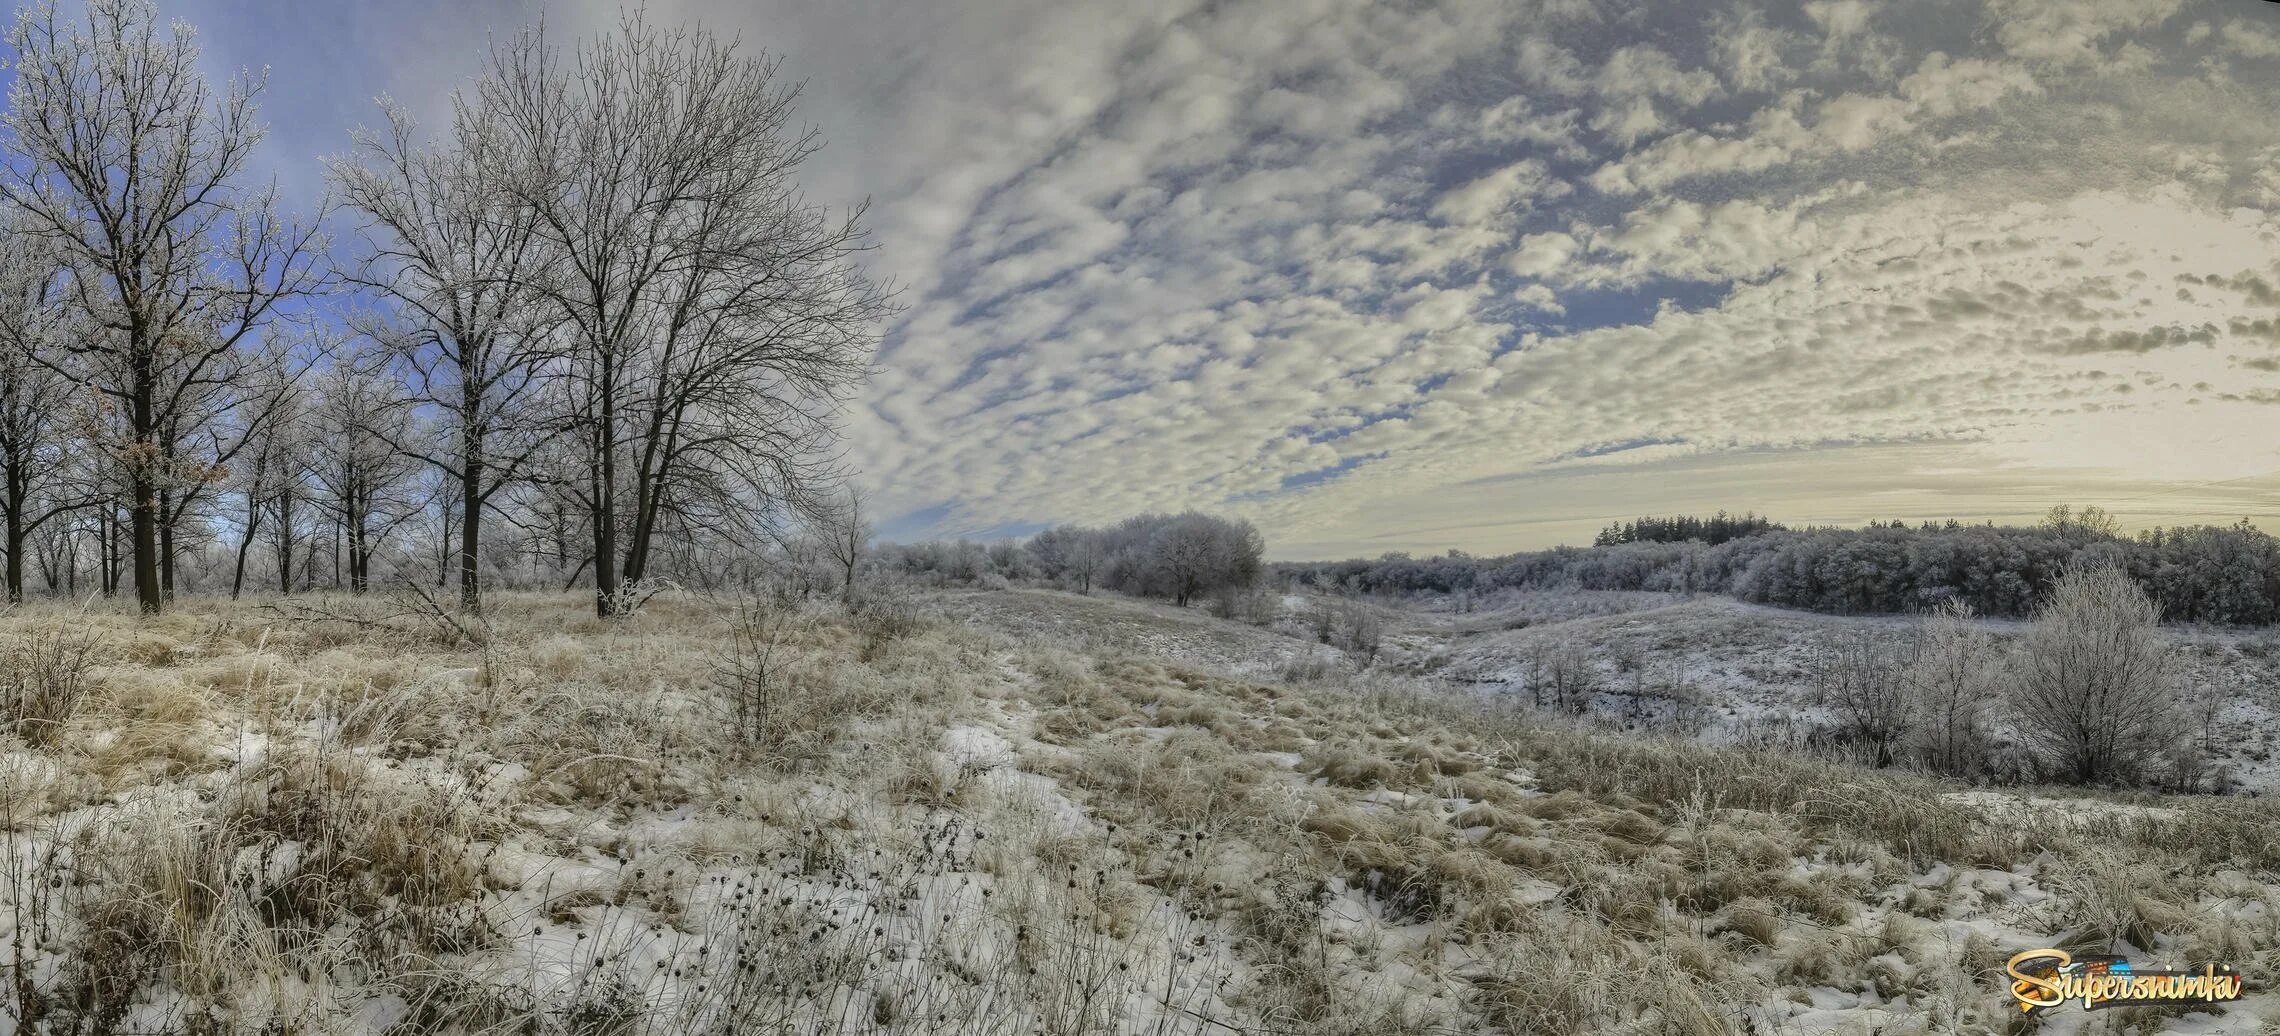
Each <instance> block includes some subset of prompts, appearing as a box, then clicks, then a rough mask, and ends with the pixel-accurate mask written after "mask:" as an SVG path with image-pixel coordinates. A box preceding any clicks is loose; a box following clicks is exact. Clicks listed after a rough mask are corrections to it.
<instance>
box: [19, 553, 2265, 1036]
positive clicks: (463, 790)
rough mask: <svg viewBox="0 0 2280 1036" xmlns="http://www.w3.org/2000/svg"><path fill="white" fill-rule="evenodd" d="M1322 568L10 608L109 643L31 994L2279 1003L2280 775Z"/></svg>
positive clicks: (216, 1006) (72, 1026)
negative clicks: (1594, 709)
mask: <svg viewBox="0 0 2280 1036" xmlns="http://www.w3.org/2000/svg"><path fill="white" fill-rule="evenodd" d="M1283 605H1284V607H1283V609H1282V611H1281V614H1279V615H1275V616H1270V617H1268V618H1267V619H1266V620H1265V621H1263V622H1262V623H1261V624H1259V625H1251V624H1247V623H1243V622H1237V621H1229V620H1223V619H1219V618H1214V617H1212V616H1211V615H1209V614H1207V613H1206V612H1205V611H1203V610H1202V609H1176V608H1172V607H1170V606H1168V605H1164V604H1161V603H1154V602H1143V601H1134V600H1126V599H1119V598H1113V597H1107V596H1091V597H1086V596H1079V595H1074V594H1063V593H1057V592H1052V591H1042V590H1011V591H947V592H941V593H934V594H928V595H924V596H923V597H922V598H921V599H919V600H917V601H915V602H913V604H912V608H913V610H915V611H917V612H919V613H921V614H922V615H924V616H927V617H926V618H922V619H921V620H920V621H918V622H916V623H915V624H906V623H881V622H878V621H876V620H874V619H871V618H866V617H865V616H864V614H860V613H859V614H857V615H848V614H846V613H844V612H842V611H840V610H839V609H838V608H837V607H836V606H835V605H831V604H828V603H825V602H816V603H814V604H811V605H808V606H804V607H799V608H794V609H790V610H783V611H777V612H773V613H769V612H767V611H766V610H765V609H763V610H762V612H760V613H755V612H750V611H739V610H738V609H737V608H736V607H735V606H734V604H733V603H732V602H722V601H708V600H705V599H702V598H697V597H689V596H681V595H673V596H669V597H666V598H662V599H660V600H658V601H655V602H652V604H651V607H650V610H649V611H648V612H647V613H645V614H644V615H642V616H640V617H637V618H635V619H631V620H625V621H622V622H616V623H609V624H604V623H599V622H597V621H595V620H593V619H591V618H588V617H583V616H581V615H580V614H579V612H580V609H581V607H582V602H580V601H578V600H576V599H572V598H547V597H530V598H508V599H504V600H502V601H500V602H498V603H497V605H496V606H495V610H494V613H493V615H494V620H495V622H494V624H493V627H492V630H491V634H490V637H489V639H488V641H487V642H486V643H483V644H474V643H467V642H463V641H459V640H457V639H456V638H454V637H453V636H451V635H449V634H446V633H444V632H443V631H440V630H438V629H435V628H432V627H425V626H422V625H420V624H418V623H416V622H413V623H401V622H395V621H393V620H387V621H378V622H377V624H376V625H371V626H360V625H355V624H344V623H341V622H338V621H334V620H327V619H315V618H310V617H308V616H307V615H306V614H300V615H296V614H295V613H292V612H290V611H283V610H274V609H262V608H257V607H253V606H229V605H221V604H208V605H204V606H202V607H203V610H195V609H186V610H185V611H184V612H181V613H177V614H175V615H173V616H170V617H169V618H168V619H166V620H162V621H161V622H159V623H157V624H147V625H146V624H143V623H139V622H137V621H136V620H135V619H133V618H132V617H131V616H127V615H124V614H99V615H93V616H87V615H63V614H56V613H42V612H40V611H39V610H37V609H30V610H25V611H20V612H16V613H10V614H8V615H5V616H0V647H6V646H21V645H24V644H40V643H50V642H53V638H56V637H58V636H70V635H76V634H80V633H91V635H92V637H93V640H94V648H93V658H94V661H93V663H92V667H91V668H90V670H89V671H88V672H87V673H86V674H85V675H86V676H87V677H88V690H87V693H86V697H85V700H84V701H82V702H80V703H79V704H78V705H77V706H76V708H75V710H74V711H72V712H71V713H70V714H69V715H68V716H67V718H66V719H65V720H63V721H62V723H61V726H60V728H59V729H57V730H55V731H52V732H41V733H28V732H27V731H29V730H31V729H32V728H22V727H19V728H18V733H17V736H14V737H0V792H5V794H4V795H0V804H4V806H5V808H4V810H0V837H4V838H5V842H6V846H7V849H8V852H7V854H6V856H5V860H6V861H7V863H6V866H5V868H0V968H7V969H9V970H11V971H13V972H14V973H16V974H20V975H23V976H25V977H26V982H24V983H21V984H18V983H10V984H9V985H8V986H7V987H5V988H4V989H0V1033H14V1032H65V1031H80V1032H87V1031H106V1029H108V1030H113V1031H149V1032H193V1031H206V1032H216V1031H219V1032H231V1031H261V1030H268V1031H292V1032H328V1033H343V1034H349V1033H356V1034H374V1036H377V1034H381V1033H387V1034H389V1036H406V1034H419V1033H459V1032H468V1033H474V1032H486V1033H488V1032H502V1031H518V1032H535V1033H546V1034H562V1036H570V1034H573V1033H575V1034H579V1036H591V1034H599V1033H613V1034H616V1033H624V1034H634V1033H655V1034H665V1033H683V1032H691V1033H810V1032H839V1033H937V1034H940V1033H976V1034H981V1033H989V1034H995V1033H1017V1032H1018V1033H1027V1032H1038V1031H1044V1032H1053V1033H1100V1034H1117V1033H1132V1034H1139V1033H1150V1034H1199V1036H1200V1034H1203V1033H1225V1032H1253V1033H1324V1034H1352V1036H1362V1034H1373V1036H1374V1034H1383V1033H1391V1034H1402V1033H1409V1034H1416V1036H1425V1034H1445V1033H1455V1032H1466V1033H1471V1032H1487V1033H1548V1032H1576V1031H1608V1032H1640V1033H1646V1032H1688V1033H1740V1032H1809V1033H1819V1032H1838V1033H1864V1034H1865V1033H1869V1032H1878V1033H1915V1032H1921V1033H1930V1032H1997V1031H2010V1023H2011V1021H2012V1020H2013V1019H2012V1015H2011V1014H2010V1013H2009V1012H2010V1008H2009V1007H2008V1005H2007V1002H2006V1001H2005V999H2004V995H2003V990H2002V986H2001V983H2000V981H1999V979H1998V977H1997V976H1998V972H1999V967H2000V963H2001V961H2002V960H2003V959H2005V958H2007V957H2008V955H2009V954H2010V953H2013V952H2017V951H2018V950H2021V949H2029V948H2035V947H2039V946H2044V945H2067V946H2075V947H2084V946H2096V947H2100V948H2106V949H2120V950H2123V951H2125V952H2128V953H2130V954H2131V955H2132V956H2133V957H2136V958H2140V959H2143V960H2146V961H2149V962H2166V961H2198V960H2205V959H2216V960H2222V961H2224V962H2227V963H2234V964H2237V965H2239V966H2240V967H2242V968H2243V969H2244V971H2246V972H2248V973H2249V974H2250V976H2251V979H2252V981H2251V989H2252V991H2256V992H2257V995H2256V996H2255V997H2252V998H2251V999H2250V1000H2249V1001H2246V1002H2243V1003H2241V1004H2235V1005H2227V1006H2224V1007H2222V1008H2220V1009H2214V1010H2207V1011H2200V1012H2195V1013H2186V1014H2178V1015H2171V1016H2166V1017H2163V1018H2160V1019H2159V1020H2158V1022H2157V1023H2153V1024H2155V1025H2156V1026H2157V1027H2165V1028H2166V1029H2168V1030H2174V1031H2239V1032H2245V1031H2255V1030H2256V1029H2257V1027H2258V1026H2259V1025H2260V1024H2261V1021H2262V1019H2263V1018H2265V1017H2269V1016H2272V1015H2274V1014H2275V1013H2276V1012H2275V1009H2274V1005H2273V1004H2272V1003H2271V1001H2270V999H2269V998H2270V993H2269V990H2272V989H2273V988H2275V987H2274V986H2272V985H2271V984H2270V983H2272V982H2274V981H2275V980H2280V909H2276V906H2280V893H2276V891H2275V889H2274V886H2273V885H2272V884H2271V881H2272V878H2273V869H2274V867H2275V866H2276V865H2280V843H2275V842H2274V841H2273V840H2272V839H2271V838H2270V837H2269V831H2271V830H2273V829H2280V814H2275V813H2274V812H2273V811H2272V810H2270V809H2268V808H2266V807H2265V806H2264V805H2263V804H2262V802H2261V801H2257V800H2248V799H2242V798H2232V799H2215V798H2159V797H2150V796H2136V797H2126V796H2111V795H2089V796H2086V795H2083V794H2080V793H2076V792H2071V791H2068V790H2065V789H2030V790H2017V791H2014V790H2003V789H1972V788H1966V787H1963V786H1959V785H1954V784H1949V783H1944V782H1939V781H1934V780H1930V779H1927V778H1922V777H1917V776H1911V775H1906V774H1893V773H1875V772H1869V771H1863V770H1857V769H1852V768H1847V767H1843V766H1839V765H1834V764H1830V763H1825V762H1817V761H1813V760H1809V759H1801V758H1797V757H1794V756H1788V755H1783V754H1780V753H1773V752H1765V751H1757V750H1750V749H1746V748H1736V747H1731V746H1730V745H1729V746H1721V745H1718V744H1712V743H1709V742H1710V741H1712V740H1716V739H1703V738H1700V737H1684V738H1679V737H1664V736H1661V735H1659V734H1657V733H1656V732H1655V731H1653V730H1650V729H1647V728H1648V727H1649V726H1653V724H1647V723H1644V722H1643V721H1642V723H1641V725H1640V729H1638V730H1635V731H1632V732H1629V733H1609V732H1608V731H1609V730H1610V729H1616V730H1619V728H1620V726H1621V724H1620V723H1604V724H1598V725H1596V726H1589V727H1587V726H1585V725H1579V724H1577V723H1575V722H1573V721H1571V720H1566V719H1561V718H1558V717H1553V716H1548V715H1545V714H1542V713H1538V712H1534V711H1530V710H1525V709H1515V708H1513V707H1512V706H1513V704H1514V699H1515V694H1514V693H1513V691H1512V690H1511V689H1510V688H1505V687H1500V685H1498V684H1496V683H1477V682H1476V683H1459V684H1448V683H1443V682H1439V681H1438V680H1437V678H1426V677H1420V676H1417V675H1415V674H1416V673H1419V672H1435V673H1441V672H1447V673H1455V672H1460V671H1463V667H1464V666H1467V665H1472V664H1476V663H1477V664H1483V665H1488V664H1492V663H1493V660H1494V659H1496V658H1498V657H1500V656H1499V654H1498V652H1500V651H1511V650H1515V645H1518V646H1520V647H1524V646H1525V643H1526V638H1527V637H1529V636H1530V635H1540V634H1542V633H1544V632H1546V631H1559V632H1562V633H1563V634H1564V635H1569V636H1581V635H1582V634H1583V632H1584V631H1590V632H1591V638H1592V639H1591V643H1592V644H1593V645H1594V647H1593V650H1594V651H1595V652H1600V651H1604V652H1605V653H1606V659H1605V660H1606V661H1608V662H1609V664H1615V663H1614V660H1615V659H1618V658H1622V657H1627V653H1628V652H1630V651H1631V648H1630V647H1627V646H1626V645H1627V644H1632V643H1636V644H1637V645H1638V647H1639V649H1640V650H1641V651H1644V652H1647V654H1648V657H1649V658H1650V659H1653V661H1650V662H1648V663H1646V664H1647V665H1649V666H1653V665H1668V666H1670V667H1672V668H1674V669H1678V668H1684V669H1686V670H1687V671H1689V672H1693V673H1696V674H1697V677H1698V678H1699V679H1700V680H1701V682H1702V683H1703V684H1704V685H1705V686H1715V687H1718V688H1729V687H1730V688H1733V689H1734V694H1735V697H1736V698H1737V699H1739V698H1741V697H1742V696H1743V695H1742V693H1741V692H1742V690H1743V689H1746V688H1754V687H1759V686H1762V685H1764V684H1767V683H1773V682H1778V681H1780V680H1782V679H1787V678H1793V677H1792V676H1785V673H1788V670H1787V669H1786V668H1785V667H1789V666H1794V665H1795V664H1797V663H1796V660H1795V659H1794V658H1792V657H1790V656H1786V655H1784V654H1783V653H1782V650H1781V646H1780V643H1779V640H1780V637H1779V636H1777V635H1763V636H1761V635H1760V634H1758V633H1753V632H1752V630H1753V629H1755V630H1763V629H1765V628H1768V627H1775V628H1780V627H1781V624H1783V623H1824V622H1841V621H1844V620H1825V619H1820V618H1817V617H1791V616H1786V615H1784V614H1781V613H1776V614H1773V615H1770V616H1769V615H1764V614H1760V613H1759V611H1760V610H1753V609H1741V608H1730V607H1721V606H1717V605H1715V604H1714V603H1708V604H1706V603H1705V602H1690V601H1673V600H1669V599H1661V600H1656V599H1652V598H1651V597H1650V596H1648V595H1638V596H1634V597H1623V598H1615V597H1606V596H1602V597H1598V598H1581V599H1577V600H1575V601H1569V602H1560V601H1553V600H1539V601H1528V602H1519V603H1517V604H1516V605H1515V606H1514V607H1509V608H1502V609H1498V610H1494V611H1489V612H1474V613H1469V614H1448V613H1432V612H1424V611H1417V612H1405V611H1402V610H1398V609H1390V608H1383V607H1380V606H1371V607H1373V608H1375V609H1376V610H1375V611H1373V612H1371V613H1370V615H1371V616H1374V617H1375V618H1376V619H1377V620H1378V621H1380V622H1382V623H1383V624H1384V638H1383V643H1381V644H1380V645H1379V647H1378V649H1377V655H1378V657H1379V658H1381V659H1382V660H1383V661H1382V664H1380V665H1378V666H1374V667H1363V666H1360V665H1359V664H1358V662H1359V658H1358V657H1356V655H1355V654H1354V653H1351V652H1345V651H1343V650H1342V649H1341V648H1339V647H1336V646H1330V645H1325V644H1323V643H1322V642H1321V639H1320V637H1319V635H1318V634H1317V632H1316V631H1317V629H1318V628H1319V627H1318V626H1317V625H1316V624H1315V623H1314V622H1313V620H1312V616H1313V609H1315V608H1316V607H1318V606H1319V602H1316V601H1313V600H1310V599H1307V598H1303V597H1297V598H1293V599H1291V600H1286V601H1284V602H1283ZM338 607H340V608H352V607H358V606H357V605H353V604H346V603H343V604H339V605H338ZM1562 609H1571V610H1572V611H1573V612H1574V614H1566V613H1564V612H1563V610H1562ZM1355 614H1356V613H1351V612H1349V613H1347V615H1346V619H1344V620H1341V621H1347V620H1351V619H1353V618H1354V617H1355ZM771 616H772V617H771ZM777 618H780V619H781V620H782V621H781V622H780V623H778V622H775V621H774V619H777ZM1523 619H1524V620H1525V621H1526V625H1524V626H1523V625H1521V623H1520V620H1523ZM1343 628H1344V627H1341V629H1343ZM1563 628H1564V629H1563ZM1345 635H1346V634H1345V633H1343V632H1339V633H1336V635H1334V636H1333V640H1337V639H1338V638H1340V637H1343V636H1345ZM2227 636H2228V637H2229V636H2230V635H2227ZM756 637H757V638H762V641H764V642H765V643H767V644H771V645H773V647H772V649H771V651H770V653H769V654H768V656H767V657H768V658H769V662H768V664H767V670H766V675H765V676H755V675H754V670H753V669H752V658H753V657H754V656H753V654H752V652H751V650H750V649H751V647H752V646H753V645H754V643H757V642H756V641H754V640H753V639H752V638H756ZM43 638H47V639H43ZM737 643H742V644H743V645H744V650H743V651H742V652H741V654H740V653H739V652H738V651H732V650H731V645H732V644H737ZM2245 643H2246V642H2245V641H2240V640H2239V639H2238V638H2234V639H2229V640H2224V641H2222V642H2221V644H2222V646H2223V647H2224V648H2225V650H2226V651H2231V652H2234V653H2237V654H2241V655H2243V656H2248V655H2253V654H2254V648H2253V647H2252V646H2251V647H2242V646H2241V645H2242V644H2245ZM10 649H11V650H14V647H11V648H10ZM2196 650H2199V649H2198V648H2197V649H2196ZM18 657H24V656H18ZM738 657H742V658H743V659H744V663H743V665H742V666H741V667H740V666H739V665H738V664H736V662H735V659H736V658H738ZM2211 657H2213V658H2219V659H2220V660H2225V659H2230V658H2231V657H2232V656H2231V655H2228V654H2224V653H2223V652H2219V653H2216V654H2212V656H2211ZM2227 664H2230V663H2229V662H2227ZM1395 670H1404V671H1407V672H1409V673H1410V674H1411V675H1401V674H1399V673H1396V672H1394V671H1395ZM1488 671H1489V670H1483V672H1488ZM1721 674H1722V675H1721ZM1609 675H1610V676H1613V675H1615V671H1614V670H1610V672H1609ZM1713 676H1716V677H1718V679H1720V680H1724V681H1726V682H1716V681H1714V680H1713V679H1712V677H1713ZM1480 678H1481V677H1478V676H1476V677H1475V679H1480ZM1720 693H1724V691H1723V690H1721V692H1720ZM1765 700H1766V701H1767V702H1769V703H1770V704H1768V705H1767V707H1768V708H1772V707H1775V704H1777V703H1778V699H1775V698H1771V697H1768V698H1766V699H1765ZM1705 708H1706V709H1707V708H1710V707H1709V706H1705ZM1718 708H1722V706H1719V707H1718ZM1738 712H1739V710H1738V709H1737V713H1738ZM1665 725H1668V724H1665ZM740 730H741V731H745V733H743V734H739V733H738V731H740ZM113 1008H115V1009H116V1010H115V1011H113ZM2091 1020H2093V1019H2089V1018H2087V1017H2086V1016H2083V1015H2082V1014H2081V1013H2080V1012H2079V1011H2076V1012H2073V1013H2071V1014H2068V1013H2064V1012H2062V1013H2059V1014H2056V1015H2053V1016H2051V1017H2050V1018H2049V1019H2047V1021H2046V1022H2045V1023H2044V1024H2043V1025H2042V1026H2041V1027H2042V1028H2043V1029H2046V1030H2048V1031H2053V1032H2069V1031H2078V1030H2080V1029H2082V1028H2083V1026H2084V1025H2085V1023H2086V1022H2088V1021H2091ZM2103 1020H2107V1021H2110V1020H2112V1016H2109V1017H2107V1018H2105V1019H2103Z"/></svg>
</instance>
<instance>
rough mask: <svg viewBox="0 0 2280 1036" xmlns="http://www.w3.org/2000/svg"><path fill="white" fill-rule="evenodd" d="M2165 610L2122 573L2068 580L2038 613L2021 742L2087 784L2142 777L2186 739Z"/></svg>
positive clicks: (2020, 686)
mask: <svg viewBox="0 0 2280 1036" xmlns="http://www.w3.org/2000/svg"><path fill="white" fill-rule="evenodd" d="M2160 617H2161V610H2160V607H2159V606H2158V605H2156V604H2155V603H2154V602H2153V600H2152V599H2150V598H2148V597H2147V596H2146V595H2145V592H2144V591H2142V590H2140V589H2138V587H2137V584H2136V583H2134V582H2132V581H2131V580H2130V578H2129V576H2128V575H2127V574H2126V573H2124V572H2122V571H2121V570H2120V569H2116V568H2112V567H2108V566H2101V567H2095V568H2084V569H2076V570H2074V571H2070V572H2068V573H2067V574H2066V575H2065V576H2063V577H2061V578H2060V579H2059V582H2058V586H2057V587H2056V588H2055V589H2054V590H2053V591H2052V592H2051V596H2050V600H2049V601H2048V602H2046V603H2045V604H2044V605H2043V608H2042V611H2041V612H2039V613H2038V614H2037V615H2036V616H2035V622H2034V625H2033V626H2032V627H2031V628H2029V629H2028V631H2027V635H2026V640H2025V644H2024V645H2023V650H2022V651H2021V654H2020V660H2019V675H2018V679H2017V681H2016V682H2015V683H2014V684H2013V685H2012V698H2011V705H2012V710H2013V712H2014V713H2015V714H2016V715H2015V718H2016V722H2017V726H2018V732H2019V736H2020V738H2021V739H2022V740H2023V741H2025V742H2026V743H2027V744H2028V745H2029V746H2030V747H2032V748H2034V749H2035V750H2036V751H2037V752H2038V753H2039V754H2040V755H2041V757H2042V759H2043V762H2044V763H2045V764H2046V765H2048V766H2049V767H2051V769H2052V770H2053V771H2055V772H2056V773H2058V774H2059V775H2061V776H2063V777H2066V778H2068V779H2071V780H2075V781H2079V782H2082V783H2086V784H2087V783H2111V782H2115V781H2122V780H2128V779H2132V778H2135V777H2136V776H2138V773H2139V770H2140V768H2141V766H2142V764H2143V763H2144V762H2145V760H2146V759H2148V758H2150V757H2151V756H2152V755H2153V754H2154V753H2155V752H2158V751H2159V750H2161V749H2162V748H2163V747H2166V745H2167V744H2168V743H2169V742H2170V741H2172V740H2173V739H2175V738H2176V737H2178V736H2179V734H2180V730H2179V723H2180V719H2179V717H2180V716H2181V715H2182V714H2183V710H2181V709H2178V708H2177V707H2176V703H2175V702H2173V701H2172V700H2171V696H2170V694H2169V682H2168V681H2169V676H2170V669H2171V658H2170V648H2169V645H2168V643H2167V642H2166V641H2165V640H2164V639H2163V638H2162V635H2161V631H2160V628H2159V625H2158V623H2159V621H2160Z"/></svg>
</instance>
